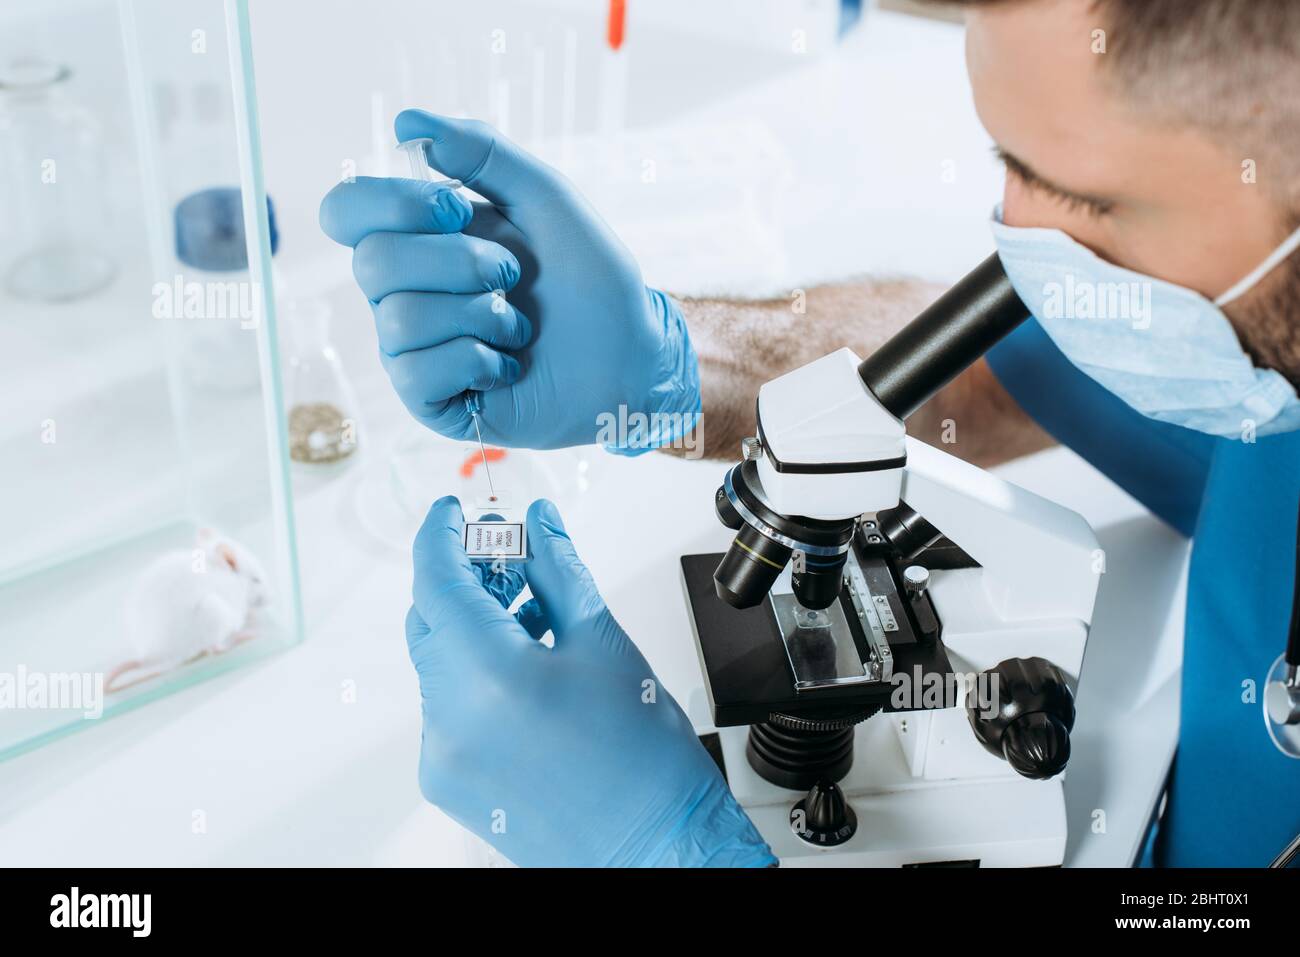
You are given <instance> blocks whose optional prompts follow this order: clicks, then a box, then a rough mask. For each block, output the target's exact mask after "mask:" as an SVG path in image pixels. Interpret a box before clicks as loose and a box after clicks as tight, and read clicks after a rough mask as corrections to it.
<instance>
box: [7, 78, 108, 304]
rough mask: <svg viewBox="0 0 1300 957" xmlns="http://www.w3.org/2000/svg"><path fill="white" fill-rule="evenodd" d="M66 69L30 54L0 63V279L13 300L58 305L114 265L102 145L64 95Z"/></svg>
mask: <svg viewBox="0 0 1300 957" xmlns="http://www.w3.org/2000/svg"><path fill="white" fill-rule="evenodd" d="M71 76H72V71H71V70H70V69H68V68H67V67H65V66H61V65H59V64H57V63H52V62H48V61H45V60H38V59H15V60H9V61H6V62H4V63H0V169H2V170H4V180H5V182H4V188H3V189H0V196H3V197H4V199H5V206H6V214H5V215H4V222H5V229H6V230H7V231H10V232H9V235H8V236H7V237H6V238H5V245H6V246H7V247H8V248H7V249H6V255H5V263H4V267H3V268H4V284H5V286H6V288H7V289H8V290H9V292H10V293H12V294H13V295H14V296H16V297H18V298H20V299H28V300H37V301H43V302H62V301H67V300H73V299H80V298H82V297H84V296H88V295H90V294H91V293H93V292H95V291H96V290H98V289H101V288H103V287H104V286H105V285H107V284H108V282H109V281H110V280H111V279H112V278H113V276H114V274H115V272H116V270H115V267H114V264H113V261H112V259H110V258H109V256H108V254H107V253H106V251H105V250H106V248H107V247H106V244H105V243H104V239H103V237H102V235H100V230H102V229H103V226H104V223H105V222H106V220H107V203H106V202H105V197H104V192H103V189H104V183H103V180H104V179H105V177H104V176H103V175H102V173H101V172H100V170H99V169H98V168H97V165H98V164H99V163H100V161H101V159H102V157H103V155H104V148H103V142H102V137H101V136H100V131H99V125H98V123H97V122H96V121H95V118H94V117H93V116H92V115H91V114H90V112H89V111H88V110H86V109H84V108H82V107H81V106H79V105H77V104H76V103H74V102H73V101H72V100H71V98H70V97H69V96H68V92H67V85H68V81H69V78H70V77H71Z"/></svg>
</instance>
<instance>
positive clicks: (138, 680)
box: [104, 661, 162, 694]
mask: <svg viewBox="0 0 1300 957" xmlns="http://www.w3.org/2000/svg"><path fill="white" fill-rule="evenodd" d="M160 674H162V671H161V670H160V669H159V668H157V667H156V666H155V665H154V664H153V663H152V662H148V661H124V662H122V663H121V664H120V665H118V666H117V667H116V668H114V669H113V670H112V671H110V672H109V673H108V676H107V677H106V678H105V679H104V691H105V692H106V693H108V694H114V693H115V692H118V691H125V690H126V689H127V688H134V687H135V686H136V685H138V684H143V683H144V682H146V681H149V680H150V679H151V678H157V677H158V676H159V675H160Z"/></svg>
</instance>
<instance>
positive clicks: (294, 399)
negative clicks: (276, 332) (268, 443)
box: [279, 298, 360, 465]
mask: <svg viewBox="0 0 1300 957" xmlns="http://www.w3.org/2000/svg"><path fill="white" fill-rule="evenodd" d="M279 312H280V315H279V319H280V321H281V322H282V323H283V325H284V330H285V337H286V344H287V346H288V362H287V365H288V376H287V382H286V385H285V397H286V407H287V410H288V420H289V457H290V458H291V459H293V460H294V461H295V462H300V463H302V464H304V465H330V464H333V463H337V462H341V461H343V460H345V459H348V458H350V457H351V456H352V454H353V453H354V452H356V450H357V443H358V434H357V433H358V430H359V424H358V423H359V421H360V420H359V417H358V414H357V399H356V395H355V394H354V393H353V391H352V385H351V383H350V382H348V378H347V374H346V373H345V372H344V371H343V363H342V362H340V361H339V356H338V352H337V351H336V350H335V348H334V344H333V343H332V342H331V341H330V332H329V320H330V310H329V305H328V304H327V303H326V302H325V301H324V300H322V299H315V298H311V299H290V300H288V301H286V302H283V303H281V304H280V305H279Z"/></svg>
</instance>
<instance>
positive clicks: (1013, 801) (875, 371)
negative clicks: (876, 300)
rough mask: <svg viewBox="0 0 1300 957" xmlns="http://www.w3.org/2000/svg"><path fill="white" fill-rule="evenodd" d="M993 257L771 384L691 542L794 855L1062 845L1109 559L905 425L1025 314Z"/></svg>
mask: <svg viewBox="0 0 1300 957" xmlns="http://www.w3.org/2000/svg"><path fill="white" fill-rule="evenodd" d="M1028 315H1029V313H1028V310H1027V309H1026V307H1025V306H1024V305H1023V303H1022V302H1021V301H1020V299H1019V297H1018V296H1017V295H1016V293H1015V290H1014V289H1013V288H1012V285H1011V282H1010V280H1009V279H1008V278H1007V276H1006V273H1005V272H1004V271H1003V269H1002V265H1001V263H1000V262H999V260H998V258H997V256H996V255H994V256H991V257H990V258H989V259H987V260H986V261H985V262H983V263H982V264H980V265H979V266H978V267H977V268H976V269H975V270H974V271H973V272H971V273H970V274H969V275H968V276H967V277H966V278H964V279H963V280H961V281H960V282H959V283H957V285H956V286H954V287H953V288H952V289H950V290H949V291H948V292H946V293H945V294H944V295H943V296H942V297H940V298H939V299H938V300H937V301H936V302H935V303H934V304H933V305H932V306H931V307H930V308H928V309H927V310H925V311H924V312H922V313H921V314H920V315H919V316H918V317H917V318H916V319H914V320H913V321H912V322H911V323H909V324H908V325H907V326H906V327H904V328H903V329H902V330H901V331H900V332H899V333H898V334H897V335H895V336H894V337H893V338H892V339H891V340H889V341H888V342H887V343H885V344H884V345H883V346H882V347H881V348H879V349H878V350H876V351H875V352H874V353H873V354H872V355H871V356H870V357H869V358H867V359H866V360H865V361H864V360H860V359H859V358H858V356H856V355H855V354H854V353H853V352H852V351H851V350H849V349H840V350H839V351H837V352H834V353H831V354H830V355H828V356H824V357H822V358H821V359H818V360H816V361H815V362H811V363H809V364H808V365H806V366H803V367H801V368H799V369H796V370H794V371H793V372H790V373H788V374H786V375H783V376H781V377H779V378H777V379H773V380H772V381H770V382H768V383H766V384H765V385H763V387H762V388H761V389H760V390H759V395H758V404H757V429H756V433H757V434H756V435H755V436H754V437H753V438H749V439H746V440H745V441H744V443H743V445H742V454H743V461H741V462H740V463H739V464H737V465H735V466H734V467H732V468H731V469H730V470H729V471H728V472H727V474H726V476H725V478H724V479H723V483H722V486H721V488H719V489H718V491H717V493H716V496H715V505H716V508H717V513H718V517H719V519H721V521H722V523H723V524H724V525H726V526H727V527H728V528H729V529H731V530H733V531H734V532H735V533H736V534H735V537H734V539H733V540H732V542H731V545H730V547H729V548H728V549H727V551H726V553H725V554H722V555H718V554H711V555H686V556H683V557H682V559H681V567H682V578H683V585H684V589H685V593H686V600H687V604H688V606H689V611H690V618H691V621H692V626H693V631H694V637H695V643H696V647H697V650H698V652H699V658H700V665H701V669H702V671H703V674H704V686H705V691H706V693H707V695H708V701H709V707H710V710H711V713H712V718H713V724H714V726H715V727H716V729H717V730H716V731H715V732H709V733H708V734H705V735H704V736H703V737H702V740H703V741H704V743H705V746H706V747H708V748H709V749H710V751H711V753H712V754H713V756H714V759H715V760H716V761H717V762H718V763H719V766H720V767H721V768H722V770H723V773H724V774H725V775H726V777H727V780H728V783H729V784H730V786H731V789H732V791H733V793H734V794H735V795H736V798H737V799H738V800H739V801H740V803H741V805H742V806H744V808H745V810H746V812H747V813H748V814H749V816H750V818H751V819H752V820H753V821H754V823H755V825H756V826H757V827H758V829H759V831H760V832H761V833H762V834H763V837H764V838H765V839H766V840H767V841H768V843H769V844H770V845H771V847H772V849H773V852H774V853H775V854H776V855H777V856H778V857H779V858H780V859H781V862H782V865H783V866H797V865H807V864H820V865H832V866H903V867H929V866H1031V867H1032V866H1049V865H1059V864H1060V863H1061V861H1062V858H1063V856H1064V852H1065V839H1066V820H1065V801H1064V793H1063V790H1062V784H1061V773H1062V772H1063V771H1064V769H1065V766H1066V763H1067V761H1068V760H1069V756H1070V732H1071V730H1072V728H1073V725H1074V717H1075V711H1074V690H1075V688H1076V687H1077V681H1078V675H1079V669H1080V665H1081V663H1082V661H1083V651H1084V644H1085V642H1086V640H1087V636H1088V627H1089V623H1090V621H1091V618H1092V612H1093V604H1094V600H1095V597H1096V592H1097V586H1098V582H1099V577H1100V572H1101V571H1102V570H1103V568H1102V556H1101V551H1100V549H1099V548H1098V545H1097V540H1096V538H1095V536H1094V535H1093V532H1092V530H1091V528H1089V526H1088V524H1087V523H1086V522H1085V521H1084V520H1083V518H1082V517H1081V516H1079V515H1077V514H1075V513H1074V512H1071V511H1069V510H1068V509H1065V508H1063V507H1061V506H1059V505H1057V504H1055V503H1053V502H1050V501H1048V500H1047V499H1044V498H1042V497H1040V496H1037V495H1034V494H1031V493H1030V492H1028V491H1025V490H1024V489H1021V488H1018V487H1017V486H1015V485H1012V484H1010V483H1008V482H1006V481H1003V480H1002V479H999V478H997V477H995V476H993V475H991V474H990V473H988V472H985V471H984V470H982V469H980V468H977V467H976V466H973V465H970V464H968V463H966V462H964V461H962V460H960V459H958V458H956V457H954V456H951V455H949V454H947V453H945V452H942V451H940V450H939V449H936V448H933V447H931V446H929V445H926V444H924V443H922V442H918V441H916V440H915V439H912V438H910V437H908V436H907V435H906V430H905V427H904V425H903V420H904V419H906V418H907V417H908V416H909V415H910V414H911V413H912V412H914V411H915V410H916V409H917V408H919V407H920V406H921V405H922V404H923V403H924V402H925V401H926V400H927V399H929V398H930V397H931V396H932V395H934V394H935V393H936V392H937V391H938V390H939V389H941V388H942V387H943V386H944V385H946V384H947V383H948V382H950V381H951V380H952V379H953V378H954V377H955V376H956V375H957V374H958V373H960V372H961V371H962V370H963V369H965V368H966V367H967V366H969V365H970V364H971V363H973V362H975V361H976V360H977V359H978V358H979V357H980V356H982V355H983V354H984V353H985V352H987V351H988V350H989V349H990V348H992V347H993V345H995V344H996V343H997V342H998V341H999V340H1000V339H1002V338H1003V336H1005V335H1006V334H1007V333H1009V332H1010V331H1011V330H1012V329H1014V328H1015V327H1016V326H1018V325H1019V324H1020V323H1021V322H1023V321H1024V320H1025V319H1026V318H1028Z"/></svg>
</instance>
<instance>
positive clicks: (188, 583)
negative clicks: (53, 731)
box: [104, 528, 270, 692]
mask: <svg viewBox="0 0 1300 957" xmlns="http://www.w3.org/2000/svg"><path fill="white" fill-rule="evenodd" d="M269 598H270V595H269V592H268V586H267V578H266V573H265V571H264V570H263V568H262V565H261V563H260V562H258V560H257V559H256V558H254V557H253V554H252V553H251V552H250V551H249V550H248V549H247V548H245V547H244V546H242V545H240V544H239V543H238V542H236V541H234V540H233V539H230V538H227V537H225V536H222V535H219V534H217V533H216V532H215V531H213V530H212V529H210V528H201V529H199V532H198V535H197V538H196V544H195V548H194V549H192V550H190V551H185V550H183V549H177V550H176V551H173V552H168V553H167V554H165V555H161V556H159V557H158V558H156V559H154V561H152V562H151V563H150V564H149V565H148V566H147V567H146V568H145V569H144V571H143V572H142V573H141V574H140V577H139V579H138V580H137V581H136V583H135V585H134V586H133V587H132V588H131V592H130V594H129V595H128V596H127V600H126V634H127V645H126V647H127V651H128V655H129V657H128V659H127V660H126V661H123V662H122V663H120V664H119V665H117V666H116V667H115V668H113V669H111V670H110V671H109V673H108V676H107V677H106V678H105V681H104V688H105V690H106V691H109V692H113V691H122V690H124V689H126V688H129V687H131V686H133V685H136V684H139V683H140V682H142V681H147V680H148V679H150V678H154V677H157V676H158V675H160V674H163V673H164V672H167V671H171V670H173V669H175V668H179V667H180V666H181V665H185V664H188V663H189V662H191V661H194V660H195V659H197V658H202V657H204V656H205V655H219V654H221V653H222V652H225V651H229V650H230V649H231V648H233V647H235V646H236V645H239V644H242V643H243V642H245V641H248V640H249V639H251V638H253V637H255V636H256V630H255V629H256V624H257V622H256V612H257V609H258V608H261V607H262V606H264V605H265V604H267V602H268V601H269Z"/></svg>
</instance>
